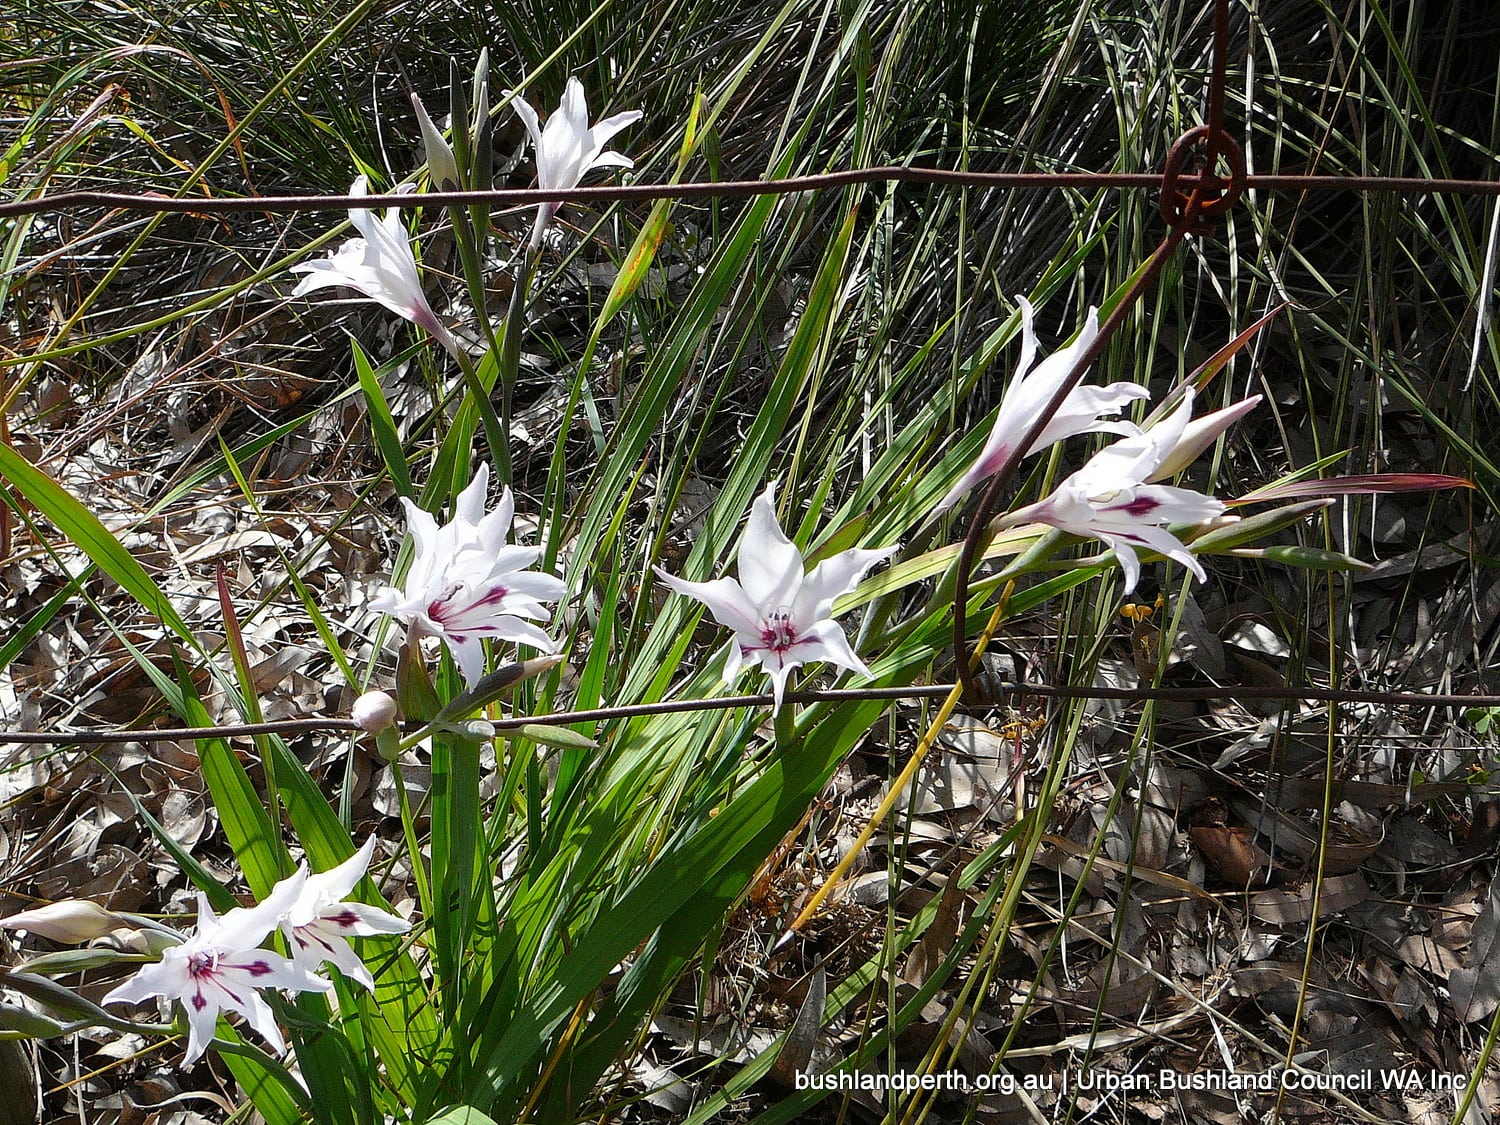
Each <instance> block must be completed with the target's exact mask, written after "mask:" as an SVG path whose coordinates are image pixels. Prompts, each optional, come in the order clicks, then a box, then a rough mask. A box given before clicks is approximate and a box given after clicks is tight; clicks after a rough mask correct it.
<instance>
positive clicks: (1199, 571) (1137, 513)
mask: <svg viewBox="0 0 1500 1125" xmlns="http://www.w3.org/2000/svg"><path fill="white" fill-rule="evenodd" d="M1192 413H1193V392H1192V389H1191V388H1189V389H1188V391H1187V393H1186V395H1185V396H1184V398H1183V401H1182V405H1181V406H1179V407H1178V408H1177V409H1176V410H1175V411H1173V412H1172V413H1171V414H1170V415H1168V416H1167V417H1166V418H1165V419H1163V420H1162V421H1161V422H1158V423H1157V424H1156V425H1155V426H1152V427H1151V429H1149V430H1147V431H1146V432H1145V433H1143V434H1138V435H1137V436H1135V437H1129V438H1126V439H1124V440H1123V441H1117V442H1115V443H1114V444H1113V445H1111V446H1109V447H1108V448H1107V449H1103V450H1100V451H1099V452H1098V453H1096V454H1095V455H1094V456H1093V457H1092V458H1090V459H1089V461H1088V463H1087V464H1085V465H1084V466H1083V468H1081V469H1079V470H1078V471H1077V472H1076V473H1074V474H1073V475H1072V476H1070V477H1068V478H1067V480H1065V481H1063V482H1062V484H1060V485H1058V487H1057V491H1056V492H1054V493H1053V494H1052V495H1051V496H1049V497H1048V498H1047V499H1045V500H1042V501H1041V502H1039V503H1036V504H1032V505H1030V506H1029V507H1025V508H1021V509H1019V510H1018V511H1015V512H1011V513H1010V514H1009V515H1007V516H1005V517H1003V518H1002V519H1001V520H999V521H998V524H999V526H1002V527H1005V526H1012V525H1014V524H1018V523H1025V522H1027V521H1033V522H1036V523H1045V524H1050V525H1051V526H1053V527H1055V528H1058V529H1060V530H1062V531H1066V532H1069V533H1070V534H1073V535H1082V536H1085V537H1087V538H1092V539H1098V540H1101V541H1102V542H1103V543H1105V544H1106V545H1108V546H1109V547H1110V548H1111V549H1112V550H1113V551H1114V553H1115V558H1117V559H1118V560H1119V562H1120V568H1121V569H1122V570H1123V571H1124V573H1125V592H1126V593H1127V594H1128V593H1130V592H1131V591H1132V590H1134V589H1135V586H1136V583H1137V582H1138V581H1139V580H1140V576H1141V565H1140V560H1139V558H1138V557H1137V556H1136V549H1137V548H1141V547H1144V548H1146V549H1147V550H1151V551H1155V552H1156V553H1157V554H1160V555H1165V556H1166V557H1167V558H1170V559H1176V560H1177V561H1178V562H1180V563H1182V565H1183V566H1185V567H1187V568H1188V569H1189V570H1190V571H1192V572H1193V573H1194V574H1195V575H1197V577H1198V581H1200V582H1203V581H1207V579H1208V575H1207V574H1206V573H1205V572H1204V570H1203V566H1202V564H1201V563H1199V562H1198V560H1197V559H1196V558H1194V557H1193V553H1192V552H1191V551H1190V550H1189V549H1188V547H1187V544H1185V543H1183V542H1182V540H1180V539H1178V538H1177V537H1176V536H1175V535H1173V534H1172V533H1171V532H1169V531H1167V530H1166V525H1167V524H1174V523H1178V524H1194V523H1202V522H1203V521H1204V520H1208V519H1213V518H1214V517H1216V516H1220V515H1222V514H1223V513H1224V505H1223V503H1221V502H1220V501H1218V500H1215V499H1214V498H1213V497H1212V496H1205V495H1203V494H1202V493H1201V492H1193V491H1191V490H1190V489H1186V488H1173V487H1170V486H1168V485H1162V484H1149V483H1147V482H1148V481H1152V480H1155V479H1157V478H1158V476H1160V475H1161V471H1162V466H1163V465H1164V464H1166V463H1168V458H1170V457H1171V456H1172V454H1173V453H1174V452H1175V451H1176V450H1177V449H1178V448H1180V447H1181V446H1182V445H1183V444H1184V442H1185V441H1186V440H1187V439H1186V438H1185V437H1184V432H1185V430H1186V428H1187V424H1188V419H1189V418H1190V417H1191V416H1192Z"/></svg>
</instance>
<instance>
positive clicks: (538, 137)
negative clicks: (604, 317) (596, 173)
mask: <svg viewBox="0 0 1500 1125" xmlns="http://www.w3.org/2000/svg"><path fill="white" fill-rule="evenodd" d="M505 93H506V96H507V97H513V98H514V101H513V102H512V104H513V105H514V106H515V109H516V113H517V114H519V115H520V118H521V121H522V123H523V124H524V125H525V126H526V131H527V132H528V133H530V134H531V144H532V146H533V147H534V148H535V149H536V181H537V187H539V188H542V189H543V190H554V189H555V190H559V191H565V190H568V189H570V188H575V187H577V186H578V184H579V181H581V180H582V179H583V177H584V175H585V174H586V173H587V172H588V170H589V169H590V168H633V167H635V164H634V162H633V161H632V160H631V159H630V157H628V156H626V155H624V154H623V153H618V152H605V151H604V146H605V145H607V144H608V143H609V140H610V138H611V137H613V136H614V135H615V134H616V133H618V132H619V131H620V130H621V129H624V128H626V127H627V126H629V125H633V124H635V123H636V122H637V121H639V120H640V119H641V111H640V110H638V109H632V110H628V111H626V112H625V113H617V114H615V115H614V116H613V117H606V118H605V119H604V120H603V121H601V122H599V123H598V124H597V125H594V126H592V127H590V125H589V109H588V105H587V104H586V103H585V102H584V97H583V83H582V82H580V81H578V79H576V78H569V79H568V86H567V89H566V90H564V91H563V97H562V103H561V104H560V105H559V106H558V107H557V110H556V112H554V113H553V114H552V115H551V116H549V117H548V118H547V127H546V128H545V129H543V128H542V126H541V123H540V121H538V119H537V115H536V110H534V109H532V108H531V103H530V102H528V101H527V100H526V99H525V98H523V97H521V96H520V95H519V94H512V92H511V91H509V90H507V91H506V92H505ZM557 208H558V204H556V203H543V204H542V205H541V207H540V209H539V210H538V211H537V215H536V225H535V226H533V227H532V230H531V247H532V249H533V250H534V249H536V248H537V247H538V246H540V245H541V244H542V232H543V231H545V230H546V229H547V224H548V223H550V222H551V221H552V216H553V215H555V214H557Z"/></svg>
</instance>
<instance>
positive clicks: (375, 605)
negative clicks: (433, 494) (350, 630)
mask: <svg viewBox="0 0 1500 1125" xmlns="http://www.w3.org/2000/svg"><path fill="white" fill-rule="evenodd" d="M489 479H490V471H489V466H488V465H481V466H480V467H479V471H478V472H477V473H475V474H474V480H473V482H472V483H471V484H470V485H469V487H468V488H466V489H464V490H463V491H462V492H461V493H459V495H458V502H457V504H455V505H454V514H453V519H452V520H450V521H449V522H448V523H446V524H443V525H442V526H441V527H439V526H438V523H437V521H436V520H435V519H433V517H432V515H431V513H429V512H425V511H423V510H422V509H421V508H419V507H417V505H416V504H414V503H412V502H411V501H410V500H408V499H407V498H406V497H404V496H403V497H402V498H401V503H402V505H403V506H404V507H405V508H406V522H407V529H408V530H409V531H410V532H411V537H412V542H413V544H414V545H415V547H416V557H415V558H414V559H413V560H412V564H411V569H410V570H409V571H407V574H406V585H405V587H404V588H403V589H399V590H398V589H396V588H394V587H390V586H387V587H385V588H384V589H382V590H381V591H380V592H379V593H377V594H376V596H375V597H373V598H371V599H370V608H371V609H375V610H379V611H380V612H382V613H389V614H392V615H393V616H395V617H399V618H400V619H401V620H403V621H405V622H407V624H408V625H409V626H410V627H411V629H412V631H413V632H414V633H415V634H416V635H418V636H422V635H426V636H434V637H440V638H442V641H443V644H444V645H446V646H447V648H448V651H449V652H450V653H452V654H453V659H454V660H455V661H456V662H457V663H458V667H459V669H460V670H461V671H462V672H463V674H464V679H465V680H466V681H467V682H468V683H469V685H470V686H472V685H474V684H475V683H477V682H478V681H479V679H480V677H482V676H483V675H484V645H483V642H484V640H485V639H486V638H488V639H490V640H497V641H513V642H515V643H517V644H527V645H531V646H532V647H534V648H538V649H541V650H542V651H543V652H552V651H554V650H555V649H556V647H557V645H556V644H555V643H554V642H553V640H552V638H551V637H549V636H547V634H546V633H544V632H543V631H542V630H541V629H540V628H539V627H538V626H536V625H534V624H532V622H533V621H547V620H550V618H551V616H552V615H551V612H550V611H549V610H548V609H547V608H546V607H545V606H544V605H543V604H542V603H543V602H548V601H557V600H558V599H559V598H561V597H562V596H563V594H564V593H565V592H566V590H567V587H566V586H565V585H564V584H563V581H562V579H560V578H558V577H557V576H556V575H554V574H547V573H545V572H543V571H535V570H527V569H526V568H527V567H529V566H531V565H532V564H533V563H534V562H536V560H537V558H538V557H539V556H540V555H541V549H540V548H538V547H520V546H516V545H514V544H509V543H507V542H506V538H507V537H508V536H509V534H510V525H511V520H512V518H513V517H514V515H515V501H514V500H513V498H512V497H511V493H510V489H509V488H507V489H505V490H504V491H503V492H502V493H501V494H500V503H499V505H498V506H497V507H496V508H495V510H494V511H492V512H490V513H488V514H486V513H485V510H484V502H485V490H486V489H487V488H488V486H489Z"/></svg>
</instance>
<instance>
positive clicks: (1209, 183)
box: [1159, 125, 1248, 229]
mask: <svg viewBox="0 0 1500 1125" xmlns="http://www.w3.org/2000/svg"><path fill="white" fill-rule="evenodd" d="M1194 155H1199V156H1201V158H1202V169H1201V170H1200V171H1198V172H1196V173H1191V172H1190V173H1187V175H1188V176H1189V177H1191V179H1192V180H1193V181H1195V182H1194V185H1193V190H1192V191H1184V190H1183V187H1182V184H1181V181H1182V180H1183V179H1184V169H1185V168H1186V166H1187V163H1188V160H1189V158H1190V157H1192V156H1194ZM1220 157H1222V158H1223V159H1224V160H1225V161H1226V162H1227V163H1228V165H1229V178H1228V179H1227V180H1223V179H1220V178H1219V177H1218V176H1216V175H1214V173H1213V167H1214V165H1215V164H1216V163H1217V162H1218V160H1219V158H1220ZM1247 174H1248V169H1247V167H1246V163H1245V150H1244V149H1243V148H1241V147H1240V145H1239V143H1238V142H1237V141H1235V139H1234V138H1233V137H1231V136H1230V135H1229V133H1228V132H1227V131H1226V130H1224V129H1215V128H1213V126H1211V125H1198V126H1196V127H1194V128H1192V129H1189V130H1188V131H1187V132H1186V133H1183V134H1182V136H1180V137H1178V138H1177V139H1176V140H1175V141H1173V142H1172V147H1171V148H1170V149H1168V150H1167V160H1166V164H1165V165H1164V166H1163V167H1162V173H1161V201H1160V203H1159V208H1160V211H1161V217H1162V218H1163V219H1164V220H1166V222H1167V223H1169V224H1171V225H1174V226H1175V225H1176V224H1177V223H1179V222H1181V221H1183V219H1184V218H1187V217H1188V208H1189V207H1194V214H1193V216H1192V218H1194V219H1199V218H1201V219H1216V218H1218V217H1219V216H1221V215H1223V214H1225V213H1226V212H1228V210H1229V209H1230V208H1231V207H1233V206H1234V205H1235V204H1236V203H1237V202H1239V198H1240V196H1241V194H1243V193H1244V190H1245V177H1246V175H1247ZM1195 199H1196V205H1195V204H1194V200H1195ZM1194 229H1201V227H1195V228H1194Z"/></svg>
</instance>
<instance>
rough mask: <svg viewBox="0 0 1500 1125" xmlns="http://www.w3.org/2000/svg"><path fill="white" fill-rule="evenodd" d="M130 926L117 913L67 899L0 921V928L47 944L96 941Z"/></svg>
mask: <svg viewBox="0 0 1500 1125" xmlns="http://www.w3.org/2000/svg"><path fill="white" fill-rule="evenodd" d="M129 925H130V923H128V922H127V921H125V919H124V918H121V917H120V916H119V915H118V914H115V913H113V912H112V911H109V910H105V909H104V907H102V906H100V905H99V904H98V903H97V902H91V901H89V900H88V899H82V898H70V899H65V900H64V901H62V902H54V903H52V904H51V905H50V906H39V907H37V908H36V909H35V910H23V911H21V913H19V914H12V915H11V916H10V917H9V918H0V926H3V927H5V928H6V929H7V930H25V931H27V932H28V933H33V934H36V935H37V936H38V937H44V938H46V939H47V940H48V941H56V942H63V943H65V944H68V945H78V944H80V943H82V942H85V941H93V940H94V939H95V938H101V937H103V936H104V935H105V934H110V933H113V932H114V931H115V930H119V929H124V928H127V927H128V926H129Z"/></svg>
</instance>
